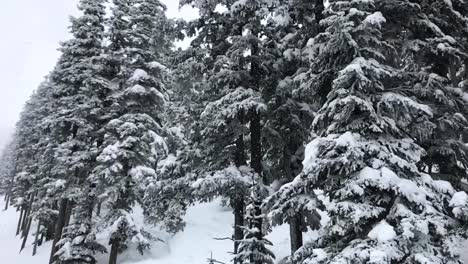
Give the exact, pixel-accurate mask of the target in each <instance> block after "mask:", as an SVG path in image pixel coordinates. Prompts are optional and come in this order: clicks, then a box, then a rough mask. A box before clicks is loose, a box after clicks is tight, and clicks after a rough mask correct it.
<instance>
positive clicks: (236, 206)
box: [231, 135, 247, 264]
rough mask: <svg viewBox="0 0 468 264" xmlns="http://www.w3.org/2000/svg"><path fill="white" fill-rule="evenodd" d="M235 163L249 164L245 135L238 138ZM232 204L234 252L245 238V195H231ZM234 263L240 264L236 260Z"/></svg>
mask: <svg viewBox="0 0 468 264" xmlns="http://www.w3.org/2000/svg"><path fill="white" fill-rule="evenodd" d="M235 154H236V155H235V159H234V163H235V164H236V166H237V167H240V166H244V165H246V164H247V162H246V160H247V158H246V156H245V144H244V136H242V135H241V136H239V137H238V138H237V140H236V153H235ZM231 206H232V209H233V213H234V254H237V253H238V249H239V242H238V241H240V240H242V239H243V238H244V231H243V230H242V226H244V207H245V202H244V197H231ZM234 264H239V263H238V262H234Z"/></svg>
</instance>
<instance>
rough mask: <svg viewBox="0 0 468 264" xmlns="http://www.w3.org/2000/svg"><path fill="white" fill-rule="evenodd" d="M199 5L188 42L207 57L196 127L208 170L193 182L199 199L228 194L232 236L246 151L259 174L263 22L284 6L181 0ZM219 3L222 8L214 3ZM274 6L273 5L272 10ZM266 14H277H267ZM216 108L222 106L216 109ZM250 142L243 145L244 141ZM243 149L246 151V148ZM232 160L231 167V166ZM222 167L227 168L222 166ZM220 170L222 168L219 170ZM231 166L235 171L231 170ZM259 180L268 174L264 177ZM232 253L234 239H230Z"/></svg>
mask: <svg viewBox="0 0 468 264" xmlns="http://www.w3.org/2000/svg"><path fill="white" fill-rule="evenodd" d="M182 4H192V5H194V6H195V7H197V8H199V9H200V15H201V18H200V19H199V20H197V21H196V22H195V23H194V27H195V28H196V29H197V30H194V32H195V31H196V32H198V35H197V37H196V39H195V40H194V42H193V45H198V44H201V45H203V47H206V48H207V52H208V54H210V55H209V56H208V57H205V58H203V59H204V64H205V65H206V68H205V74H206V76H207V79H206V82H205V84H206V86H205V87H204V88H205V90H204V91H203V95H204V97H205V98H204V100H206V101H207V106H206V107H205V110H204V111H203V112H202V114H201V117H202V120H204V121H205V123H204V124H203V126H204V127H205V128H204V129H203V130H202V131H201V138H202V139H203V140H202V141H203V143H202V144H203V148H202V150H203V152H204V153H206V154H203V156H206V157H207V158H208V159H207V160H206V162H205V163H206V164H210V165H209V166H207V168H208V171H207V172H206V174H209V175H210V174H211V176H208V177H205V178H204V180H200V181H198V182H196V184H195V185H194V187H196V188H197V189H199V193H200V195H201V196H203V197H204V198H206V197H213V196H216V195H221V196H224V197H227V198H229V199H230V203H231V206H232V207H233V210H234V215H235V216H234V218H235V224H234V225H235V232H234V240H235V241H237V240H239V239H241V238H242V237H243V234H242V230H241V229H240V228H239V227H240V226H243V217H242V216H243V210H244V207H245V202H244V199H245V197H246V196H247V195H248V194H247V192H246V190H247V189H248V188H247V187H246V184H247V183H248V181H246V180H245V179H243V177H245V172H247V171H249V170H248V169H247V168H246V167H243V166H245V165H247V156H246V152H248V153H249V156H250V167H252V168H253V169H254V170H255V171H256V173H258V174H259V175H263V174H262V171H263V165H262V160H263V150H262V126H263V124H262V123H263V121H262V120H263V119H264V117H265V111H266V104H265V101H264V98H263V93H264V92H265V91H266V87H268V88H269V87H270V85H271V84H272V83H274V82H275V80H276V78H275V77H274V76H275V72H276V69H275V66H276V64H275V63H274V60H272V57H275V55H274V54H270V53H271V52H273V53H276V54H277V51H275V50H274V47H273V46H274V41H272V42H271V43H273V45H272V46H268V44H269V43H270V42H269V40H270V39H268V37H266V38H265V36H267V34H266V31H267V30H268V31H269V33H268V34H272V33H271V32H272V31H273V30H272V27H271V26H266V25H264V24H263V23H262V22H263V21H267V20H268V23H269V24H273V23H280V22H279V21H281V19H280V18H282V19H284V16H283V15H284V12H283V13H282V12H280V11H285V10H280V7H284V5H279V4H280V1H232V2H225V1H213V2H209V3H207V2H204V1H183V2H182ZM218 6H222V7H224V8H225V9H226V12H219V11H218V10H217V9H216V8H217V7H218ZM276 8H278V10H276ZM272 15H273V16H274V17H275V18H277V19H272V18H271V17H272ZM219 109H222V111H219ZM245 139H249V141H247V142H248V143H250V146H249V148H247V147H246V140H245ZM247 150H248V151H247ZM232 165H233V166H232ZM226 167H228V169H225V168H226ZM223 170H224V171H223ZM234 171H237V172H234ZM264 180H265V181H268V180H270V179H268V178H265V179H264ZM234 251H235V252H236V251H237V243H235V250H234Z"/></svg>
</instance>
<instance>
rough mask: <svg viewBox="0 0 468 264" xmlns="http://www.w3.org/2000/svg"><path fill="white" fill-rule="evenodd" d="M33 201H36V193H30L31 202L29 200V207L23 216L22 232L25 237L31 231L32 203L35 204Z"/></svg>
mask: <svg viewBox="0 0 468 264" xmlns="http://www.w3.org/2000/svg"><path fill="white" fill-rule="evenodd" d="M33 201H34V195H32V194H31V195H29V202H28V205H27V209H26V212H25V214H24V216H23V225H22V230H23V232H22V233H21V237H25V236H27V235H28V233H29V229H28V226H29V224H30V221H31V217H30V215H31V209H32V204H33Z"/></svg>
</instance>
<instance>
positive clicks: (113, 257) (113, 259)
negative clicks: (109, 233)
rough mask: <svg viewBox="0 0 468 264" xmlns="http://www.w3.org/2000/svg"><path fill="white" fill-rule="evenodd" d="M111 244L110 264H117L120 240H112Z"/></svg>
mask: <svg viewBox="0 0 468 264" xmlns="http://www.w3.org/2000/svg"><path fill="white" fill-rule="evenodd" d="M110 244H111V251H110V255H109V264H117V257H118V254H119V240H118V239H112V240H111V242H110Z"/></svg>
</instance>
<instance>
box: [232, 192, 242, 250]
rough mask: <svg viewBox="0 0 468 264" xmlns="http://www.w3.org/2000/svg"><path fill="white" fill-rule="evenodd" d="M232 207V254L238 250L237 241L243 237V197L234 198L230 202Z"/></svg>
mask: <svg viewBox="0 0 468 264" xmlns="http://www.w3.org/2000/svg"><path fill="white" fill-rule="evenodd" d="M232 207H233V209H234V254H237V253H238V251H239V241H240V240H242V239H243V238H244V230H243V229H242V227H243V226H244V207H245V203H244V199H243V198H240V199H236V200H235V201H233V202H232Z"/></svg>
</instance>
